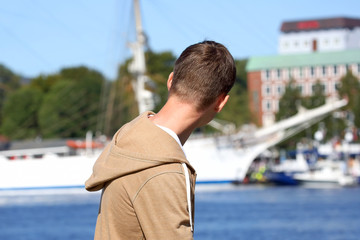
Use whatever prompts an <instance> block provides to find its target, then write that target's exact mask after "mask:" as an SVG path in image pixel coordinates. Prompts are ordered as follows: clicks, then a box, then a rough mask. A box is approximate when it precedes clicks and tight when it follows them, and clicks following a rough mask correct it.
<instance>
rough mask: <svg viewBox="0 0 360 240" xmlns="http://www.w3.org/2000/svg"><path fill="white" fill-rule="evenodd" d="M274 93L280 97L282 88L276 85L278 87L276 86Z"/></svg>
mask: <svg viewBox="0 0 360 240" xmlns="http://www.w3.org/2000/svg"><path fill="white" fill-rule="evenodd" d="M276 92H277V94H278V95H282V93H283V89H282V86H281V85H278V86H277V88H276Z"/></svg>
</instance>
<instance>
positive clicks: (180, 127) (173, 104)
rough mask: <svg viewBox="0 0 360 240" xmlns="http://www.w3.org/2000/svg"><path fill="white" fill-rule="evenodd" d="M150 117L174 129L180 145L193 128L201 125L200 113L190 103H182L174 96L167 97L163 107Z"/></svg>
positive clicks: (159, 123) (155, 121)
mask: <svg viewBox="0 0 360 240" xmlns="http://www.w3.org/2000/svg"><path fill="white" fill-rule="evenodd" d="M150 119H151V120H152V121H153V123H155V124H158V125H160V126H163V127H167V128H169V129H171V130H172V131H174V132H175V133H176V134H177V135H178V137H179V139H180V142H181V144H182V145H184V144H185V142H186V140H187V139H188V138H189V137H190V135H191V133H192V132H193V131H194V130H195V128H197V127H199V126H200V125H201V124H200V122H201V113H199V112H198V111H196V110H195V108H194V107H193V106H192V105H191V104H187V103H182V102H180V101H179V100H177V99H176V98H169V100H168V101H167V102H166V104H165V105H164V107H163V108H162V109H161V110H160V111H159V112H158V113H157V114H156V115H154V116H153V117H151V118H150Z"/></svg>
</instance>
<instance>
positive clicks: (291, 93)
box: [275, 79, 301, 121]
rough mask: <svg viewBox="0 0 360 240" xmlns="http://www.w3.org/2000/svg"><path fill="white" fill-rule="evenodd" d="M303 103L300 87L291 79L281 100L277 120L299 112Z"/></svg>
mask: <svg viewBox="0 0 360 240" xmlns="http://www.w3.org/2000/svg"><path fill="white" fill-rule="evenodd" d="M300 103H301V95H300V90H299V88H297V87H296V85H295V80H294V79H291V80H290V82H289V83H288V84H287V85H286V88H285V92H284V94H283V95H282V97H281V98H280V101H279V111H278V112H277V113H276V115H275V118H276V121H279V120H282V119H286V118H289V117H291V116H293V115H295V114H296V113H297V112H298V107H299V104H300Z"/></svg>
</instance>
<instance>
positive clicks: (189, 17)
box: [0, 0, 360, 79]
mask: <svg viewBox="0 0 360 240" xmlns="http://www.w3.org/2000/svg"><path fill="white" fill-rule="evenodd" d="M140 4H141V12H142V20H143V27H144V30H145V32H146V34H147V36H148V38H149V45H150V47H151V48H152V49H153V50H154V51H157V52H159V51H172V52H173V53H174V54H175V56H178V55H179V54H180V53H181V51H182V50H183V49H184V48H185V47H187V46H188V45H190V44H193V43H195V42H199V41H202V40H204V39H209V40H215V41H218V42H221V43H223V44H224V45H226V46H227V47H228V48H229V50H230V52H231V53H232V54H233V56H234V57H235V58H237V59H241V58H247V57H251V56H255V55H256V56H258V55H273V54H276V53H277V40H278V34H279V29H280V26H281V23H282V22H283V21H287V20H302V19H305V20H306V19H313V18H326V17H340V16H344V17H354V18H360V10H359V9H360V1H359V0H342V1H340V0H301V1H300V0H292V1H290V0H271V1H268V0H251V1H249V0H248V1H245V0H181V1H174V0H140ZM134 22H135V20H134V15H133V9H132V1H131V0H103V1H99V0H52V1H49V0H12V1H10V0H8V1H2V3H1V5H0V63H1V64H4V65H5V66H7V67H8V68H10V69H11V70H13V71H14V72H16V73H19V74H21V75H24V76H26V77H36V76H38V75H39V74H52V73H56V72H58V71H59V70H60V69H61V68H63V67H69V66H79V65H85V66H88V67H91V68H94V69H96V70H98V71H100V72H101V73H103V74H104V75H105V76H106V77H107V78H108V79H114V78H115V77H116V72H117V66H118V65H119V64H121V63H122V61H123V60H124V59H125V58H126V57H128V56H129V54H130V51H129V50H128V48H127V42H129V41H131V40H133V39H134V36H135V35H134V33H135V31H134V25H135V24H134Z"/></svg>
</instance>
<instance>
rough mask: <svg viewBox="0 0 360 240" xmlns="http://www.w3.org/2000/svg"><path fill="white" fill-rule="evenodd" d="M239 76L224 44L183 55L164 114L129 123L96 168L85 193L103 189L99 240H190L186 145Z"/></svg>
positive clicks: (191, 182) (190, 173) (190, 171)
mask: <svg viewBox="0 0 360 240" xmlns="http://www.w3.org/2000/svg"><path fill="white" fill-rule="evenodd" d="M235 74H236V70H235V64H234V60H233V57H232V56H231V54H230V53H229V51H228V50H227V49H226V48H225V47H224V46H223V45H221V44H219V43H216V42H213V41H204V42H201V43H198V44H194V45H191V46H189V47H188V48H187V49H185V51H184V52H183V53H182V54H181V56H180V57H179V58H178V59H177V61H176V63H175V67H174V71H173V73H171V74H170V75H169V78H168V81H167V87H168V90H169V97H168V100H167V102H166V104H165V105H164V106H163V108H162V109H161V110H160V111H159V112H158V113H157V114H154V113H152V112H145V113H143V114H141V115H140V116H139V117H137V118H136V119H134V120H133V121H131V122H130V123H128V124H126V125H124V126H123V127H122V128H121V129H120V130H118V131H117V133H116V134H115V135H114V137H113V139H112V142H111V143H110V144H109V145H108V146H107V147H106V148H105V150H104V151H103V153H102V154H101V156H100V157H99V159H98V160H97V161H96V163H95V165H94V169H93V174H92V175H91V177H90V178H89V179H88V180H87V182H86V189H87V190H89V191H96V190H100V189H102V190H103V192H102V196H101V202H100V208H99V213H98V218H97V223H96V229H95V239H117V240H120V239H131V240H132V239H148V240H149V239H156V240H161V239H167V240H168V239H172V240H176V239H193V222H194V189H195V178H196V173H195V169H194V168H193V167H192V166H191V164H190V163H189V162H188V161H187V159H186V156H185V154H184V152H183V149H182V145H184V144H185V142H186V140H187V139H188V137H189V136H190V134H191V133H192V131H193V130H194V129H195V128H197V127H200V126H203V125H205V124H207V123H208V122H209V121H211V120H212V119H213V117H214V116H215V115H216V113H218V112H220V111H221V109H222V108H223V107H224V105H225V103H226V102H227V100H228V98H229V96H228V95H227V94H228V92H229V91H230V89H231V87H232V86H233V84H234V81H235Z"/></svg>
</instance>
